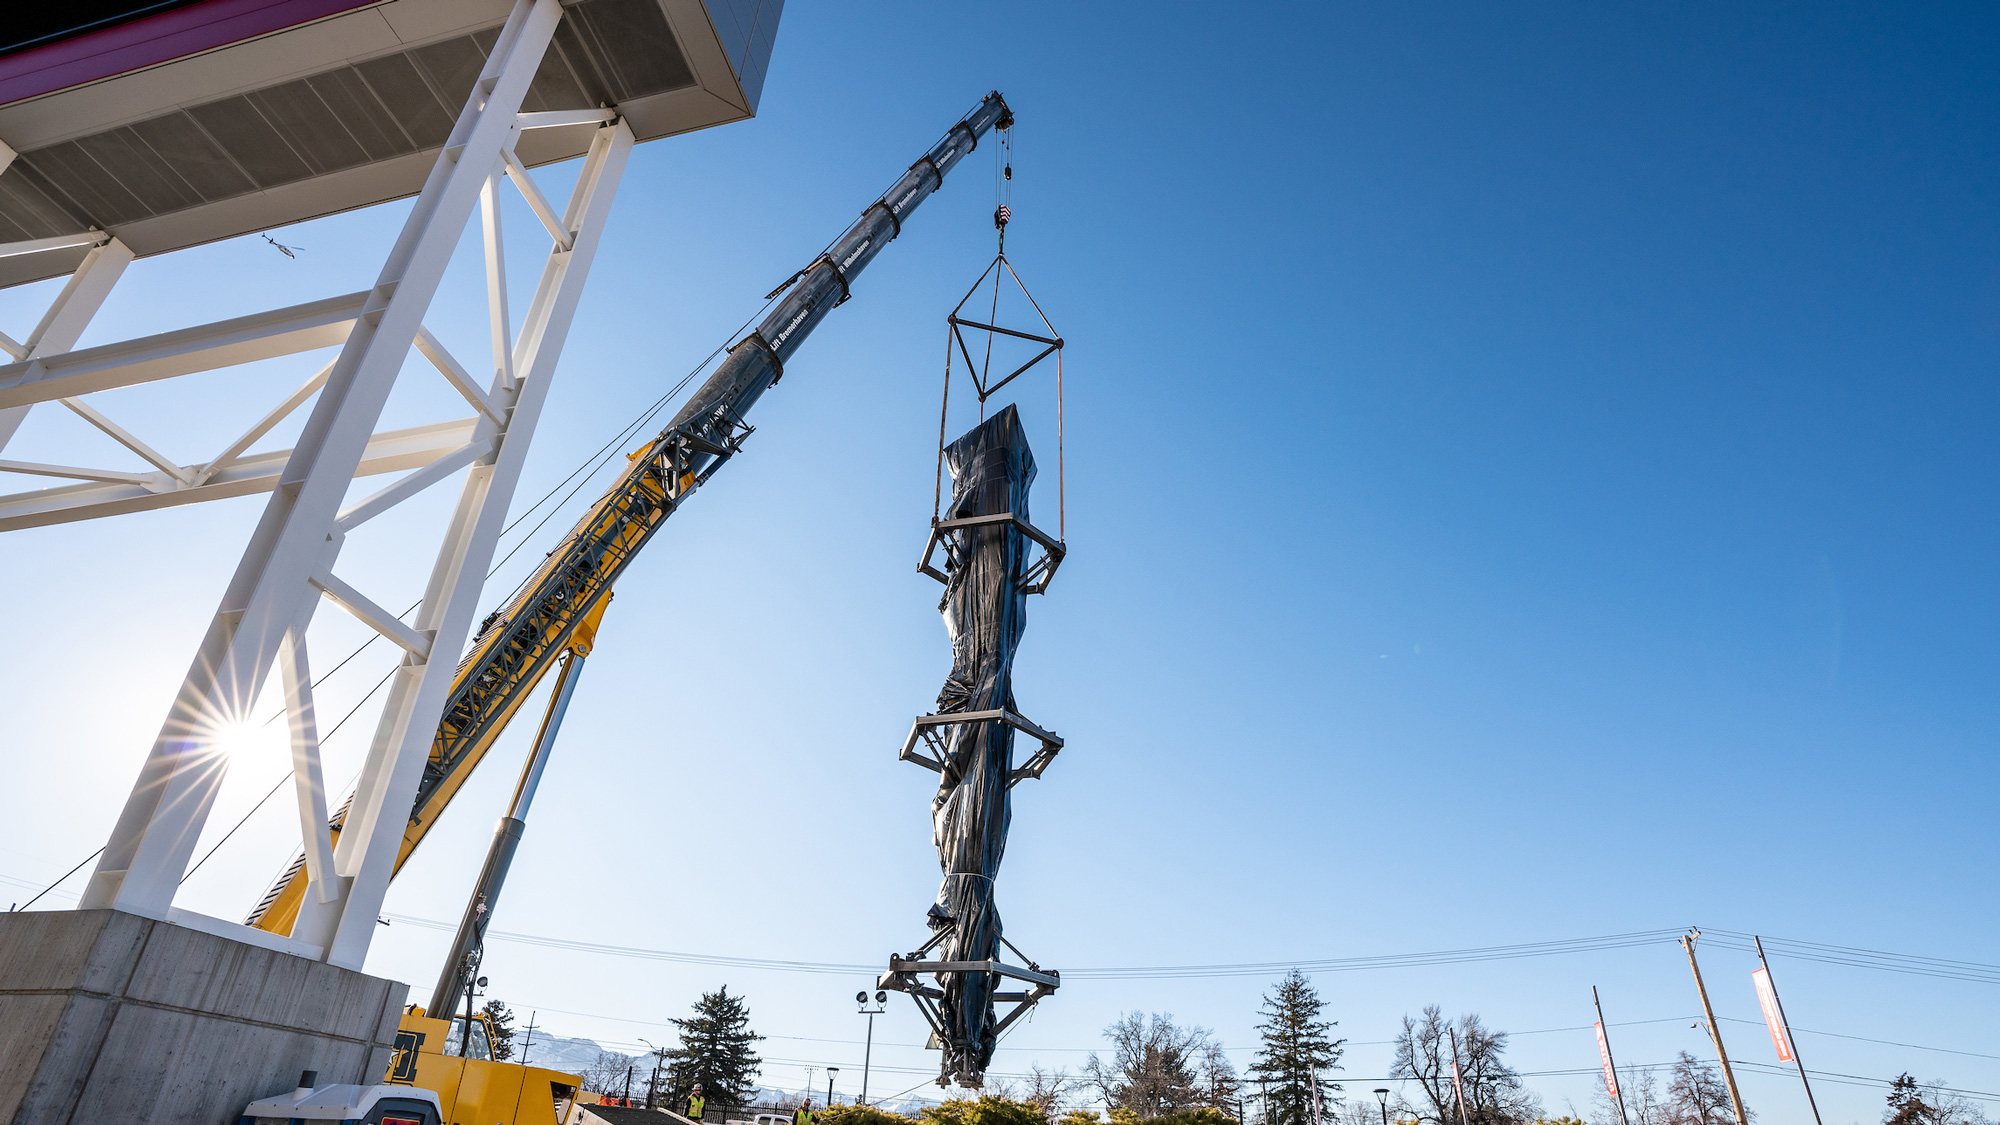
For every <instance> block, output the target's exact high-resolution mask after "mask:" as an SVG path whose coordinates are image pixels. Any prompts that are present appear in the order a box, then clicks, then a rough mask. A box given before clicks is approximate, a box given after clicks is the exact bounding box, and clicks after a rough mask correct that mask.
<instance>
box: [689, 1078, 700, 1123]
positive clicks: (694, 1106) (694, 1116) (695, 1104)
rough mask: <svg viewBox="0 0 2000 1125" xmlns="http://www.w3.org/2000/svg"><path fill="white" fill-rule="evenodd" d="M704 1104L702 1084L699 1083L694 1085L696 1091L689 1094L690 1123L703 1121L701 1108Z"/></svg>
mask: <svg viewBox="0 0 2000 1125" xmlns="http://www.w3.org/2000/svg"><path fill="white" fill-rule="evenodd" d="M703 1104H704V1103H703V1102H702V1100H701V1083H699V1082H697V1083H695V1084H694V1090H693V1091H692V1092H690V1093H689V1094H688V1111H687V1116H688V1120H689V1121H700V1120H701V1107H702V1105H703Z"/></svg>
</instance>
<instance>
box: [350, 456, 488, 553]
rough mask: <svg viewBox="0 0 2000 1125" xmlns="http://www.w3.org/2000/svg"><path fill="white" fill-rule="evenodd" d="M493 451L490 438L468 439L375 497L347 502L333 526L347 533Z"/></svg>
mask: <svg viewBox="0 0 2000 1125" xmlns="http://www.w3.org/2000/svg"><path fill="white" fill-rule="evenodd" d="M492 451H493V439H491V438H488V439H486V440H485V441H469V442H466V443H465V444H464V445H461V446H459V447H458V448H457V449H454V450H452V451H451V452H449V453H446V454H445V455H444V456H442V457H439V458H438V459H437V460H435V461H432V462H431V463H430V464H428V465H425V466H424V467H423V468H421V469H418V470H417V471H416V472H414V473H411V474H410V475H409V476H406V477H404V478H403V479H402V480H399V481H397V482H396V483H394V484H392V485H390V486H388V487H387V488H384V489H382V490H381V491H379V492H377V493H375V494H374V495H373V496H370V497H368V498H367V499H365V500H359V501H356V502H355V503H353V504H350V505H348V506H347V508H346V509H344V510H343V511H342V512H341V513H340V515H338V516H336V517H335V518H334V521H333V525H334V526H335V527H337V528H339V529H340V533H341V534H342V535H345V534H347V533H348V532H350V531H353V530H354V529H355V528H357V527H360V526H361V525H362V524H364V523H367V522H368V521H369V520H372V519H374V518H375V517H376V516H379V515H381V514H382V513H383V512H386V511H388V510H389V509H391V508H393V507H395V506H396V505H398V504H400V503H402V502H403V501H405V500H408V499H409V498H410V497H412V496H415V495H416V494H417V493H419V492H422V491H423V490H424V489H426V488H429V487H430V486H431V485H434V484H436V483H437V482H439V481H441V480H443V479H444V478H446V477H448V476H450V475H452V474H453V473H455V472H457V471H459V470H460V469H463V468H465V467H466V466H467V465H470V464H472V463H473V462H474V461H477V460H479V459H480V458H481V457H484V456H486V455H487V454H488V453H491V452H492Z"/></svg>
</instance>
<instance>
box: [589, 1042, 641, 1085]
mask: <svg viewBox="0 0 2000 1125" xmlns="http://www.w3.org/2000/svg"><path fill="white" fill-rule="evenodd" d="M638 1065H639V1060H638V1058H637V1056H634V1055H621V1054H619V1053H618V1052H616V1051H599V1052H597V1058H595V1059H593V1060H592V1061H591V1064H590V1065H589V1066H586V1067H584V1068H583V1069H582V1070H581V1071H579V1072H578V1076H579V1077H581V1078H582V1079H583V1088H584V1089H586V1090H589V1091H591V1092H593V1093H598V1094H612V1093H619V1092H622V1091H623V1090H624V1089H625V1076H626V1075H627V1074H628V1073H632V1072H633V1070H632V1068H634V1067H637V1066H638ZM635 1081H637V1079H635Z"/></svg>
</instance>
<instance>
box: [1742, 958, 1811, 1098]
mask: <svg viewBox="0 0 2000 1125" xmlns="http://www.w3.org/2000/svg"><path fill="white" fill-rule="evenodd" d="M1750 940H1751V941H1754V942H1756V943H1757V963H1758V964H1760V965H1762V966H1764V981H1765V983H1766V984H1768V985H1770V986H1771V1003H1772V1004H1774V1005H1776V1006H1777V1009H1778V1026H1780V1027H1782V1028H1784V1030H1785V1046H1786V1047H1789V1048H1790V1049H1791V1052H1792V1063H1793V1065H1795V1066H1797V1067H1798V1068H1799V1084H1800V1085H1801V1086H1804V1087H1805V1088H1806V1104H1807V1105H1808V1106H1811V1107H1812V1115H1813V1125H1821V1122H1820V1119H1819V1103H1818V1102H1816V1101H1814V1100H1813V1093H1812V1083H1811V1082H1808V1081H1806V1064H1805V1060H1804V1059H1801V1058H1800V1057H1799V1041H1798V1040H1797V1039H1794V1038H1792V1021H1790V1020H1788V1019H1786V1018H1785V1002H1784V1001H1783V1000H1780V999H1778V982H1777V980H1776V979H1774V978H1773V977H1772V976H1771V963H1770V962H1769V961H1766V960H1765V959H1764V939H1763V938H1760V937H1758V936H1756V935H1755V934H1752V935H1751V936H1750Z"/></svg>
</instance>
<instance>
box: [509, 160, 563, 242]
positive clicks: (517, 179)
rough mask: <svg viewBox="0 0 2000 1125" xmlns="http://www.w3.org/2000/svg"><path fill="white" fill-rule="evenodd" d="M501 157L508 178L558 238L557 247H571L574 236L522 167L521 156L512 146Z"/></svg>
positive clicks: (550, 234) (538, 217)
mask: <svg viewBox="0 0 2000 1125" xmlns="http://www.w3.org/2000/svg"><path fill="white" fill-rule="evenodd" d="M500 158H501V159H503V160H505V161H506V162H507V178H508V179H510V180H512V181H514V186H515V187H516V188H518V189H520V192H521V198H522V199H525V200H527V201H528V210H530V211H533V212H534V213H535V217H536V218H537V219H540V220H541V221H542V225H543V226H544V227H547V228H548V231H549V237H550V238H553V239H555V240H556V248H557V249H560V250H567V249H569V248H570V243H571V240H572V239H573V237H574V236H573V235H571V234H570V232H569V231H568V230H567V229H566V228H564V226H563V222H562V220H561V219H558V218H556V209H555V208H553V207H551V206H549V201H548V198H547V197H546V196H544V195H543V194H542V189H541V188H539V187H536V186H535V178H534V177H533V176H530V175H528V170H527V169H526V168H523V167H521V158H520V157H518V156H515V155H514V150H513V149H512V148H508V149H506V150H504V151H502V152H501V153H500Z"/></svg>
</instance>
